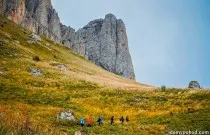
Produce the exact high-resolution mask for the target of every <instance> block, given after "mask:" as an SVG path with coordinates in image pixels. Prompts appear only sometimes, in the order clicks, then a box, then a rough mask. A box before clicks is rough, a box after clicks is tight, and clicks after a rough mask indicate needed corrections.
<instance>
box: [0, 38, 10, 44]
mask: <svg viewBox="0 0 210 135" xmlns="http://www.w3.org/2000/svg"><path fill="white" fill-rule="evenodd" d="M0 42H4V43H9V40H8V39H5V38H0Z"/></svg>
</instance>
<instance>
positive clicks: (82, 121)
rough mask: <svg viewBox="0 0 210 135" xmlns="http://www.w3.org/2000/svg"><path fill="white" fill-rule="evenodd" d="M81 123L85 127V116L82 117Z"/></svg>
mask: <svg viewBox="0 0 210 135" xmlns="http://www.w3.org/2000/svg"><path fill="white" fill-rule="evenodd" d="M80 125H81V127H84V125H85V118H84V117H82V118H81V119H80Z"/></svg>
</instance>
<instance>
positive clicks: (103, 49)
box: [0, 0, 135, 79]
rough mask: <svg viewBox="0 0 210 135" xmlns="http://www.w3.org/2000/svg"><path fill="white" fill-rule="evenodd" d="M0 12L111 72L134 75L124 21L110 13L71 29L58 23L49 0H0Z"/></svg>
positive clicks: (133, 77)
mask: <svg viewBox="0 0 210 135" xmlns="http://www.w3.org/2000/svg"><path fill="white" fill-rule="evenodd" d="M0 7H1V9H0V14H1V15H4V16H6V17H7V18H8V19H10V20H12V21H14V22H15V23H17V24H21V25H22V26H24V27H26V28H28V29H30V30H31V31H33V32H35V33H38V34H43V35H45V36H47V37H49V38H51V39H53V40H55V41H56V42H60V43H62V44H63V45H65V46H67V47H69V48H71V49H72V50H73V51H74V52H75V53H78V54H80V55H82V56H84V57H86V58H87V59H89V60H91V61H93V62H94V63H96V64H97V65H99V66H101V67H103V68H104V69H106V70H108V71H110V72H113V73H115V74H118V75H121V76H123V77H127V78H129V79H135V74H134V70H133V64H132V59H131V56H130V53H129V48H128V39H127V34H126V28H125V24H124V22H123V21H122V20H121V19H117V18H116V17H115V16H114V15H113V14H108V15H106V16H105V19H97V20H94V21H91V22H90V23H89V24H87V25H86V26H85V27H83V28H82V29H79V30H78V31H76V32H75V30H74V29H73V28H71V27H67V26H65V25H63V24H61V23H60V19H59V16H58V13H57V12H56V11H55V9H53V7H52V4H51V0H0Z"/></svg>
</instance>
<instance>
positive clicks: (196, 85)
mask: <svg viewBox="0 0 210 135" xmlns="http://www.w3.org/2000/svg"><path fill="white" fill-rule="evenodd" d="M188 88H192V89H201V86H200V84H199V83H198V82H197V81H191V82H190V83H189V86H188Z"/></svg>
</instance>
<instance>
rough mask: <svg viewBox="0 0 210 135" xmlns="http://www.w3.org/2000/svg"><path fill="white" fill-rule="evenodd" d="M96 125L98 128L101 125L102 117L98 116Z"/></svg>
mask: <svg viewBox="0 0 210 135" xmlns="http://www.w3.org/2000/svg"><path fill="white" fill-rule="evenodd" d="M97 122H98V125H99V126H100V125H101V124H103V118H102V116H100V117H99V118H98V121H97Z"/></svg>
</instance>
